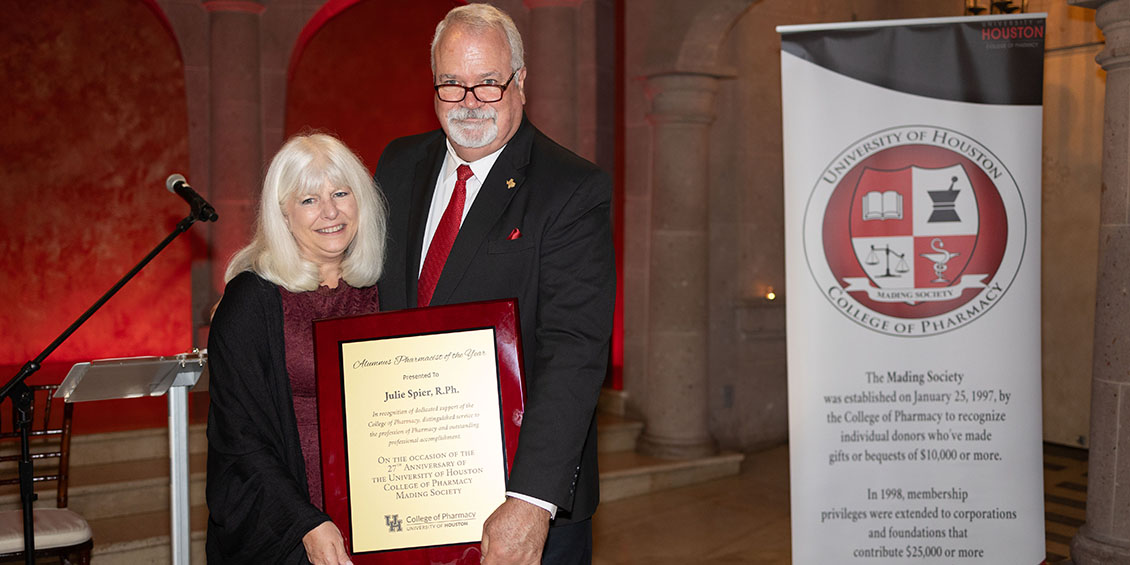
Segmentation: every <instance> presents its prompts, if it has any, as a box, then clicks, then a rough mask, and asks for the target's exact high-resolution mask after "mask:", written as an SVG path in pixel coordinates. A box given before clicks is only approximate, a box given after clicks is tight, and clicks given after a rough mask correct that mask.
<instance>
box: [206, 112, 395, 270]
mask: <svg viewBox="0 0 1130 565" xmlns="http://www.w3.org/2000/svg"><path fill="white" fill-rule="evenodd" d="M327 182H328V183H330V184H331V185H333V186H335V187H348V188H349V189H351V190H352V191H353V196H354V199H355V200H356V201H357V223H358V225H357V235H355V236H354V238H353V241H352V242H351V243H350V244H349V247H348V248H346V250H345V256H344V257H343V259H342V263H341V268H342V274H341V278H342V279H344V280H345V282H346V283H348V284H349V285H350V286H352V287H354V288H360V287H365V286H370V285H373V284H375V283H376V282H377V279H378V278H380V276H381V269H382V267H383V265H384V254H385V224H386V216H387V215H388V212H387V207H386V205H385V200H384V196H383V195H382V194H381V192H380V188H379V187H378V186H377V184H376V182H375V181H374V180H373V177H372V176H371V175H369V171H368V169H366V168H365V165H363V164H362V163H361V159H360V158H358V157H357V155H355V154H354V153H353V152H352V151H350V150H349V148H348V147H346V146H345V144H343V143H342V142H341V141H339V140H338V139H337V138H335V137H333V136H330V135H326V134H324V133H315V134H309V135H296V136H294V137H292V138H290V139H289V140H287V142H286V143H285V144H284V145H283V146H282V149H279V152H278V153H277V154H275V157H274V159H272V160H271V165H270V167H269V168H268V169H267V178H266V179H264V180H263V193H262V195H261V196H260V200H259V218H258V221H257V222H256V225H255V235H254V236H253V237H252V239H251V243H250V244H248V245H247V247H244V248H243V249H240V250H239V251H237V252H236V253H235V255H233V256H232V259H231V262H230V263H229V264H228V269H227V271H226V272H225V273H224V282H227V281H230V280H231V279H233V278H235V276H236V275H238V274H239V273H241V272H243V271H253V272H254V273H256V274H258V275H259V276H261V277H263V278H264V279H267V280H269V281H271V282H273V283H275V284H277V285H279V286H281V287H283V288H285V289H287V290H289V291H291V292H302V291H310V290H317V289H318V285H319V284H321V282H322V281H321V280H320V277H319V273H318V266H317V265H316V264H314V263H313V262H312V261H308V260H306V259H304V258H303V257H302V255H301V253H300V252H299V249H298V243H297V242H296V241H295V239H294V235H293V234H291V232H290V229H289V228H288V227H287V223H286V218H285V217H284V215H283V207H284V206H285V205H286V204H287V203H288V202H289V201H290V200H291V199H293V198H295V197H296V195H297V194H306V193H310V192H314V191H316V190H317V189H319V188H321V187H322V186H324V185H325V184H326V183H327Z"/></svg>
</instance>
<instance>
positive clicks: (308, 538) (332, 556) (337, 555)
mask: <svg viewBox="0 0 1130 565" xmlns="http://www.w3.org/2000/svg"><path fill="white" fill-rule="evenodd" d="M302 545H303V546H305V547H306V558H307V559H309V560H310V562H311V563H313V564H314V565H353V562H352V561H350V560H349V554H347V553H346V552H345V539H344V538H342V537H341V531H340V530H338V529H337V526H335V525H334V523H333V522H322V523H321V524H320V525H319V526H318V527H316V528H314V529H313V530H310V531H309V532H306V535H304V536H302Z"/></svg>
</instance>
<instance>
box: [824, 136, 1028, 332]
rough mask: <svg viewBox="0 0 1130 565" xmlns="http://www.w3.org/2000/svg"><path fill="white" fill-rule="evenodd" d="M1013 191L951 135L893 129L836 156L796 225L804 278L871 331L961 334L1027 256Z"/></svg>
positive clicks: (989, 163) (980, 152)
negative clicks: (800, 224) (799, 229)
mask: <svg viewBox="0 0 1130 565" xmlns="http://www.w3.org/2000/svg"><path fill="white" fill-rule="evenodd" d="M1026 229H1027V222H1026V220H1025V211H1024V203H1023V200H1022V198H1021V194H1020V190H1019V187H1018V186H1017V184H1016V180H1015V179H1014V178H1013V176H1012V174H1011V173H1010V172H1009V171H1008V169H1007V168H1006V166H1005V163H1002V162H1001V161H1000V160H999V159H998V158H997V157H996V156H995V155H994V154H993V152H992V151H990V150H989V148H987V147H984V146H982V145H981V144H980V143H978V142H977V141H976V140H974V139H973V138H971V137H969V136H967V135H964V134H962V133H960V132H957V131H954V130H950V129H945V128H940V127H935V126H920V125H916V126H900V127H896V128H891V129H887V130H883V131H879V132H875V133H873V134H871V135H868V136H866V137H864V138H863V139H861V140H859V141H857V142H856V143H854V144H852V145H850V146H849V147H847V148H845V149H844V151H843V152H842V153H840V154H839V155H838V156H837V157H836V158H835V159H834V160H833V161H832V162H831V163H830V164H829V165H828V166H827V167H826V168H825V169H824V170H823V172H822V174H821V176H820V178H819V180H817V182H816V186H815V187H814V189H813V191H812V195H811V196H810V197H809V201H808V207H807V209H806V210H805V217H804V249H805V255H806V258H807V261H808V266H809V270H810V271H811V272H812V275H813V277H814V278H815V279H816V282H817V284H819V285H820V288H821V291H822V292H823V293H824V295H825V297H826V298H827V299H828V300H829V301H830V302H831V303H832V304H833V305H834V306H835V307H836V309H837V310H839V311H840V312H841V313H842V314H843V315H845V316H847V317H848V318H850V319H851V320H852V321H854V322H856V323H857V324H860V325H862V326H864V327H866V328H869V329H872V330H874V331H877V332H880V333H884V334H889V335H897V336H911V337H913V336H927V335H934V334H939V333H943V332H947V331H951V330H954V329H957V328H960V327H962V326H964V325H966V324H969V323H971V322H973V321H975V320H977V319H978V318H980V317H981V316H982V315H984V314H985V313H986V312H987V311H988V310H989V309H991V308H992V307H993V306H994V305H995V304H996V303H997V302H998V301H1000V299H1001V297H1002V296H1003V295H1004V294H1005V292H1006V291H1007V290H1008V287H1009V286H1010V285H1011V283H1012V281H1013V279H1014V278H1015V276H1016V273H1017V271H1018V270H1019V267H1020V259H1021V257H1022V256H1023V254H1024V245H1025V241H1026Z"/></svg>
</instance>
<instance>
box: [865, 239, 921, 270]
mask: <svg viewBox="0 0 1130 565" xmlns="http://www.w3.org/2000/svg"><path fill="white" fill-rule="evenodd" d="M880 251H881V252H883V254H884V255H885V256H886V260H887V269H886V272H885V273H883V274H881V275H878V277H879V278H889V277H901V276H902V275H903V273H906V272H907V271H909V270H910V267H909V266H907V264H906V253H899V252H898V251H895V250H894V249H891V246H890V245H884V246H882V247H879V246H876V245H875V244H871V253H868V254H867V259H865V260H864V261H863V262H864V263H867V264H868V265H878V264H879V263H880V262H882V260H881V259H879V255H878V253H879V252H880ZM892 255H893V256H895V257H897V258H898V263H896V264H895V272H894V273H891V256H892Z"/></svg>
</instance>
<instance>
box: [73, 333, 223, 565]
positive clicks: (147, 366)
mask: <svg viewBox="0 0 1130 565" xmlns="http://www.w3.org/2000/svg"><path fill="white" fill-rule="evenodd" d="M207 359H208V352H207V350H205V351H199V350H193V352H192V353H181V354H180V355H173V356H169V357H129V358H123V359H97V360H94V361H90V362H89V363H78V364H76V365H75V366H74V367H71V370H70V372H68V373H67V378H65V379H63V383H62V384H60V385H59V390H58V392H57V393H56V396H61V397H62V398H64V399H65V400H66V402H86V401H89V400H110V399H115V398H138V397H142V396H161V395H162V394H165V395H167V398H168V403H169V480H170V485H169V499H170V500H169V503H170V504H169V516H170V522H171V529H170V532H169V537H170V539H171V540H172V550H173V565H188V564H189V543H190V541H191V540H190V536H191V533H192V530H191V527H190V526H189V502H188V482H189V475H188V391H189V389H192V390H196V391H201V390H207V389H208V377H207V365H206V364H205V362H206V361H207Z"/></svg>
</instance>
